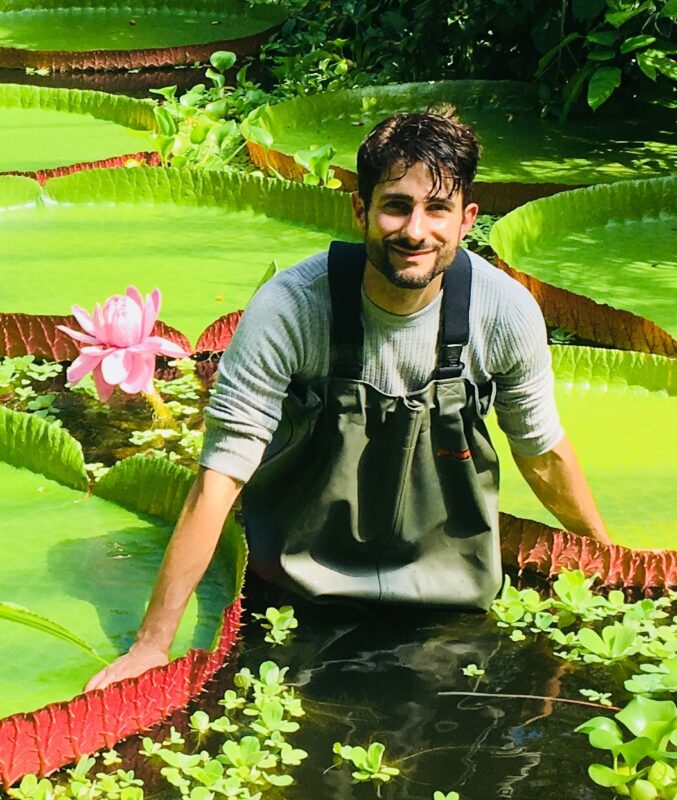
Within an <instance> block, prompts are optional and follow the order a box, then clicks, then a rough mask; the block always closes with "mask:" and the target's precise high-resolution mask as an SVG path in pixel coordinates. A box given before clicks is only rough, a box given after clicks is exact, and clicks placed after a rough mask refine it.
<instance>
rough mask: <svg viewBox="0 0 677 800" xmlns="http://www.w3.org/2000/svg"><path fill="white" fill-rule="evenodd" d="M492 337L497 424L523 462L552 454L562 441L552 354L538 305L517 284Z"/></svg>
mask: <svg viewBox="0 0 677 800" xmlns="http://www.w3.org/2000/svg"><path fill="white" fill-rule="evenodd" d="M510 295H511V297H510V298H509V302H504V303H503V304H502V313H501V314H500V316H499V317H498V319H497V324H496V326H495V327H494V329H493V331H492V334H493V335H492V337H491V347H490V361H491V372H492V373H493V376H494V380H495V381H496V390H497V391H496V415H497V417H498V424H499V426H500V427H501V429H502V430H503V431H504V433H505V434H506V436H507V437H508V440H509V442H510V446H511V448H512V449H513V450H514V451H515V452H516V453H517V454H519V455H522V456H527V457H528V456H537V455H541V454H542V453H546V452H547V451H548V450H551V449H552V448H553V447H554V446H555V445H556V444H557V442H558V441H559V440H560V439H561V438H562V435H563V430H562V427H561V425H560V421H559V415H558V413H557V407H556V405H555V396H554V376H553V372H552V365H551V356H550V348H549V347H548V343H547V331H546V327H545V321H544V319H543V314H542V313H541V309H540V308H539V306H538V304H537V303H536V300H535V299H534V298H533V297H532V295H531V294H530V293H529V292H528V291H527V290H526V289H525V288H524V287H523V286H520V285H519V284H517V283H516V282H513V285H511V287H510Z"/></svg>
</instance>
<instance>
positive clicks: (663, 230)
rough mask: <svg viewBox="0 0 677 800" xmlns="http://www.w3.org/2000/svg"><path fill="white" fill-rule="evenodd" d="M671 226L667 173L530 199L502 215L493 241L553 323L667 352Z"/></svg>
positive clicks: (675, 213)
mask: <svg viewBox="0 0 677 800" xmlns="http://www.w3.org/2000/svg"><path fill="white" fill-rule="evenodd" d="M676 230H677V178H675V177H674V176H673V177H666V178H656V179H651V180H638V181H621V182H619V183H615V184H611V185H607V186H596V187H591V188H588V189H578V190H575V191H571V192H563V193H561V194H559V195H557V196H556V197H549V198H545V199H542V200H537V201H534V202H532V203H528V204H527V205H525V206H523V207H521V208H519V209H516V210H515V211H512V212H511V213H510V214H508V215H506V216H505V217H503V219H501V220H499V221H498V222H497V223H496V225H494V226H493V228H492V230H491V234H490V237H489V239H490V242H491V246H492V247H493V248H494V250H495V251H496V253H497V254H498V255H499V257H500V258H501V260H502V261H503V262H505V263H506V264H508V265H509V266H510V267H512V268H513V269H514V270H518V271H519V273H522V274H526V275H527V276H528V278H526V279H523V278H522V277H521V276H517V277H518V278H519V279H520V280H523V282H525V283H526V284H527V285H529V288H530V289H531V290H532V292H534V294H535V295H536V296H537V297H538V299H539V301H540V302H541V305H542V307H543V308H544V313H545V316H546V319H547V320H548V322H550V323H551V324H553V325H561V326H562V327H564V328H566V329H567V330H570V331H573V332H575V333H577V334H578V335H579V336H581V337H583V338H587V339H592V340H594V341H597V342H601V343H604V344H606V345H608V346H614V347H622V348H624V349H636V350H640V349H641V350H644V351H646V352H657V353H663V354H666V355H672V354H674V352H675V337H676V336H677V304H675V302H674V299H673V298H674V294H675V290H676V289H677V260H676V257H675V247H674V241H675V231H676ZM586 298H589V299H590V300H592V301H594V303H589V302H587V301H586ZM609 306H611V308H609ZM619 312H620V313H619ZM630 314H632V315H635V316H636V318H637V319H636V320H634V321H633V320H631V319H629V315H630ZM631 324H632V327H631ZM628 330H629V331H630V333H628V332H627V331H628ZM643 339H644V340H643Z"/></svg>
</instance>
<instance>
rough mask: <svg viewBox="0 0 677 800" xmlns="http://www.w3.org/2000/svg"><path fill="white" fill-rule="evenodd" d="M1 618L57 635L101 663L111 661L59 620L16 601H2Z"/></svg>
mask: <svg viewBox="0 0 677 800" xmlns="http://www.w3.org/2000/svg"><path fill="white" fill-rule="evenodd" d="M0 619H4V620H8V621H9V622H16V623H18V624H19V625H26V626H28V627H29V628H35V630H38V631H42V632H43V633H48V634H49V635H50V636H55V637H56V638H57V639H61V640H63V641H64V642H68V643H69V644H72V645H74V646H75V647H79V648H80V649H81V650H84V651H85V653H87V654H88V655H90V656H91V657H92V658H94V659H96V660H97V661H99V662H100V663H101V664H104V665H108V664H109V662H108V661H107V660H106V659H105V658H102V657H101V656H100V655H99V654H98V653H97V652H96V650H95V649H94V648H93V647H90V646H89V645H88V644H87V642H85V641H84V639H81V638H80V637H79V636H77V635H76V634H75V633H73V632H72V631H69V630H68V629H67V628H64V627H63V625H59V623H58V622H54V620H51V619H47V617H43V616H42V615H41V614H36V613H35V612H34V611H31V610H30V609H28V608H24V607H23V606H19V605H17V604H16V603H8V602H7V601H4V602H2V601H0Z"/></svg>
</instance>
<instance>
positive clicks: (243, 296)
mask: <svg viewBox="0 0 677 800" xmlns="http://www.w3.org/2000/svg"><path fill="white" fill-rule="evenodd" d="M4 180H5V181H6V180H9V179H8V178H5V179H4ZM2 187H3V179H0V199H2V198H3V197H4V198H5V203H6V205H5V208H8V206H10V205H12V204H11V200H10V196H9V195H10V189H8V188H5V189H4V190H3V188H2ZM21 191H23V192H25V186H24V185H23V184H22V189H21ZM42 196H43V197H44V200H45V202H44V203H40V204H38V205H36V206H34V207H23V208H21V207H19V208H13V209H11V210H8V211H7V213H4V214H3V215H2V225H1V226H0V248H2V252H3V291H2V296H1V298H0V311H12V312H15V311H22V312H24V313H28V314H67V313H69V312H70V308H71V305H72V304H73V303H77V304H78V305H80V306H83V307H84V308H89V309H90V310H91V309H92V308H93V306H94V304H95V303H96V302H101V301H103V300H105V299H106V297H108V296H110V295H113V294H119V293H121V292H124V290H125V288H126V287H127V286H128V285H129V284H134V285H136V286H138V288H139V289H140V290H141V292H144V293H145V292H149V291H151V290H152V289H154V288H155V287H156V286H157V287H159V288H160V289H161V290H162V293H163V306H162V312H161V318H162V320H163V321H164V322H166V323H167V324H169V325H172V326H173V327H176V328H178V329H179V330H181V331H182V332H183V333H185V334H186V335H187V336H188V337H189V339H190V340H191V341H192V342H193V343H195V341H196V340H197V337H198V336H199V334H200V333H201V332H202V331H203V330H204V329H205V328H206V327H207V326H208V325H209V324H210V323H211V322H213V321H214V319H216V318H217V317H219V316H220V315H222V314H225V313H226V312H228V311H231V310H234V309H238V308H242V307H243V306H244V304H245V303H246V302H247V300H248V299H249V297H250V296H251V294H252V293H253V291H254V289H255V288H256V286H257V285H258V283H259V281H260V279H261V276H262V275H263V274H264V272H265V271H266V270H267V269H268V267H269V266H270V264H271V262H272V261H273V259H276V260H277V262H278V264H279V265H280V267H288V266H290V265H291V264H294V263H296V262H298V261H301V260H302V259H303V258H305V257H307V256H310V255H312V254H313V253H317V252H318V251H320V250H323V249H325V248H326V247H327V246H328V244H329V241H330V240H331V238H332V237H333V236H335V235H336V234H338V235H341V236H343V237H345V236H351V235H353V234H352V212H351V208H350V201H349V198H347V197H346V196H345V195H337V193H335V192H330V191H322V190H318V189H313V188H312V187H305V186H299V185H297V184H287V183H286V182H281V181H272V180H264V179H258V178H253V177H241V176H235V175H234V176H228V175H223V174H217V173H214V172H211V173H207V174H200V173H197V172H188V171H181V170H176V169H169V170H164V169H159V168H158V169H149V168H139V169H134V170H120V169H114V170H89V171H86V172H80V173H77V174H73V175H68V176H66V177H63V178H56V179H53V180H50V181H48V182H47V184H46V186H45V189H44V192H43V195H42ZM28 241H30V247H27V244H26V243H27V242H28ZM46 276H50V279H49V280H46ZM36 287H40V290H39V291H36Z"/></svg>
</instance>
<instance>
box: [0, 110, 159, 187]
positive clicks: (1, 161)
mask: <svg viewBox="0 0 677 800" xmlns="http://www.w3.org/2000/svg"><path fill="white" fill-rule="evenodd" d="M147 150H148V151H152V150H154V147H153V143H152V141H151V138H150V133H149V132H148V131H136V130H132V129H131V128H127V127H125V126H124V125H118V124H116V123H114V122H109V121H107V120H102V119H96V118H95V117H92V116H89V115H88V114H70V113H68V112H67V111H52V110H49V109H42V108H0V172H10V171H15V170H16V171H18V172H32V171H35V170H39V169H50V168H51V167H60V166H65V165H68V164H75V163H78V162H80V161H97V160H101V159H104V158H112V157H114V156H120V155H125V154H127V153H136V152H140V151H147Z"/></svg>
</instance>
